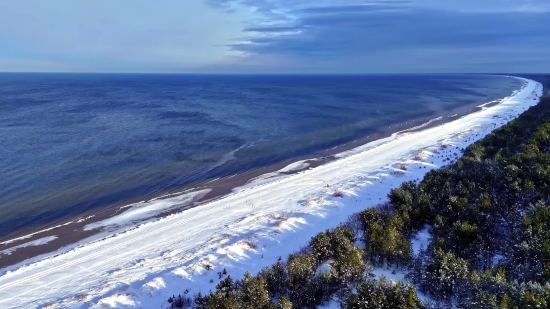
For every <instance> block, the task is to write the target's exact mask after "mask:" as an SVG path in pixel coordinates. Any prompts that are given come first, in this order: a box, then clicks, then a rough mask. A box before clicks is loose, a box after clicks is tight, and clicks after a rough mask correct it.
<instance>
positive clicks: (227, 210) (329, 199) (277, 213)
mask: <svg viewBox="0 0 550 309" xmlns="http://www.w3.org/2000/svg"><path fill="white" fill-rule="evenodd" d="M523 80H524V81H527V80H525V79H523ZM541 93H542V88H541V86H540V84H538V83H536V82H534V81H527V82H526V85H525V86H524V87H523V88H522V89H521V90H520V91H519V92H518V93H516V95H515V96H512V97H509V98H507V99H506V100H503V101H502V102H501V104H500V105H497V106H492V107H489V108H486V109H483V110H480V111H477V112H475V113H472V114H469V115H467V116H464V117H460V118H454V119H455V120H454V121H452V122H447V123H445V124H443V125H441V124H440V125H437V126H432V127H428V128H426V127H423V128H424V129H423V130H420V131H416V132H403V133H401V134H392V135H391V136H389V137H386V138H383V139H378V140H376V141H374V142H371V143H368V144H364V145H363V146H360V147H356V148H353V149H350V150H348V151H344V152H340V153H339V154H338V155H336V156H334V158H333V159H332V160H330V161H326V162H322V163H321V164H319V165H320V166H318V168H313V169H309V168H310V167H311V165H308V166H305V167H304V168H306V170H304V169H299V170H298V171H297V172H296V171H295V172H294V173H293V174H291V175H285V174H282V175H280V176H282V177H276V178H272V179H270V181H267V182H264V183H261V184H254V183H252V184H249V185H245V186H244V187H241V188H240V189H239V190H236V191H234V192H233V193H230V194H228V195H225V196H223V198H218V199H215V200H210V201H208V202H206V203H204V204H202V205H200V206H198V207H194V208H192V209H189V211H186V212H178V213H177V214H171V215H169V216H167V217H164V218H162V219H159V220H156V221H154V222H148V223H145V224H142V225H138V226H135V227H133V228H132V229H129V230H126V231H124V232H118V233H116V234H114V235H111V236H109V237H107V238H102V239H101V240H98V241H95V242H88V241H87V242H83V243H82V244H81V245H78V246H75V248H73V249H72V250H71V249H64V250H60V251H59V252H57V253H56V254H57V256H54V257H49V258H46V259H40V258H36V259H35V260H34V261H27V262H26V263H25V264H20V265H19V268H17V269H14V268H12V270H11V271H9V272H4V273H3V275H2V276H0V295H4V293H6V292H7V291H9V292H10V294H13V295H22V294H20V293H22V292H24V291H25V289H26V288H27V284H31V282H34V281H33V280H36V279H38V278H44V277H45V278H48V276H54V274H56V273H61V274H64V275H63V276H73V275H74V274H72V273H71V272H70V270H71V269H73V268H74V267H76V266H81V267H88V268H87V269H88V272H90V269H93V271H92V272H91V274H88V273H87V274H86V275H84V274H81V275H82V276H83V279H79V280H84V281H83V282H80V283H82V287H79V288H82V289H88V290H92V291H95V292H93V293H92V294H94V295H95V296H94V297H95V298H96V299H97V297H99V298H101V297H107V294H111V293H113V291H115V292H116V289H117V288H116V284H115V286H112V287H111V288H110V289H107V290H105V289H104V288H101V289H99V286H101V285H102V283H101V282H103V281H102V280H99V279H100V278H96V277H94V275H93V274H97V275H98V276H99V275H101V274H105V273H107V274H109V276H111V275H112V279H113V280H114V281H116V280H118V279H116V278H122V277H124V278H126V280H130V281H132V280H137V282H138V285H136V286H135V287H132V289H133V290H132V291H134V290H139V289H138V287H141V286H142V285H145V284H146V283H148V282H150V281H151V280H153V279H154V277H156V276H160V277H161V278H163V279H162V280H164V281H169V280H172V279H174V278H172V277H171V276H173V275H174V274H176V275H177V277H178V278H179V279H180V280H181V278H193V277H194V276H203V275H204V274H202V273H201V271H200V269H201V266H202V265H204V262H205V261H210V262H213V263H214V262H220V261H222V259H220V258H218V259H216V257H219V256H224V257H225V259H227V260H232V261H238V260H239V259H237V258H234V257H239V256H242V255H239V254H237V255H235V254H236V253H234V251H232V250H230V249H232V248H233V249H239V248H241V250H242V246H240V247H239V246H237V248H235V246H236V245H238V244H240V245H242V241H243V239H245V240H246V239H249V241H256V242H258V243H262V242H264V243H265V242H268V243H269V241H266V240H265V239H266V238H270V237H277V235H279V234H281V233H282V234H283V236H281V237H282V238H285V237H286V238H289V234H293V236H290V237H291V238H300V240H302V239H301V238H304V237H305V239H308V238H307V237H308V236H309V235H310V234H311V232H313V233H316V232H317V230H319V229H321V230H322V229H324V226H323V223H322V222H316V220H317V221H319V220H321V219H316V218H319V217H322V216H325V217H326V216H328V214H330V215H331V218H333V217H334V218H336V219H342V216H343V218H345V217H346V215H347V214H349V213H350V210H351V211H352V212H353V210H354V208H353V206H354V200H355V201H359V200H362V203H363V204H362V207H363V208H364V206H366V205H368V204H369V203H371V204H372V205H375V204H377V203H379V200H381V197H382V196H384V195H385V194H386V193H387V192H386V191H387V190H388V189H390V188H392V187H393V186H394V184H395V183H400V182H401V181H404V180H405V179H404V178H403V177H409V176H411V175H412V176H415V175H418V173H421V172H424V173H425V172H427V171H428V170H429V169H432V168H435V167H437V165H438V164H443V162H442V161H441V162H436V160H435V159H434V158H433V157H434V153H435V152H437V149H439V147H443V146H445V147H446V145H453V144H454V145H467V144H468V143H471V142H473V141H474V139H476V138H477V139H479V138H481V137H483V136H484V134H487V133H488V132H490V131H491V130H492V129H494V128H495V127H496V126H497V120H498V123H499V124H503V123H506V122H507V121H508V120H510V119H513V118H514V117H515V116H517V115H519V113H521V112H522V111H523V110H525V109H526V108H528V107H529V106H532V105H534V104H536V103H537V102H538V100H537V98H538V97H540V95H541ZM495 116H499V118H495ZM432 123H433V122H432ZM480 135H481V136H480ZM459 143H462V144H459ZM457 147H458V146H457ZM413 156H414V157H417V156H418V157H421V160H420V161H418V160H416V159H414V158H413ZM430 160H431V162H430ZM396 164H409V165H411V166H412V165H414V164H417V165H419V166H420V167H422V166H424V168H425V171H424V170H422V171H421V172H417V174H413V173H412V170H411V171H410V174H411V175H409V171H402V173H396V174H395V175H393V174H392V171H399V167H398V166H396ZM420 167H419V169H420ZM426 167H428V168H426ZM402 174H403V175H404V176H403V175H402ZM327 185H328V186H327ZM282 189H284V191H283V190H282ZM373 189H375V190H373ZM335 190H338V191H342V192H344V194H345V195H346V199H343V200H342V201H340V200H339V199H337V198H335V197H333V196H332V193H333V192H335ZM378 196H381V197H380V199H379V200H376V198H377V197H378ZM368 201H370V202H368ZM259 202H263V203H264V204H258V203H259ZM342 204H344V205H342ZM365 204H366V205H365ZM344 206H345V208H342V207H344ZM355 206H357V205H355ZM336 210H340V211H336ZM310 221H311V222H314V223H315V222H316V223H320V224H312V223H311V222H310ZM326 221H327V220H325V221H323V222H324V223H325V224H326V223H327V222H326ZM330 221H331V222H330V223H331V224H332V225H334V224H335V222H334V221H332V220H330ZM274 222H279V223H277V226H275V223H274ZM305 222H308V223H309V224H308V225H305V226H307V227H308V228H305V227H304V224H306V223H305ZM188 225H190V226H188ZM250 226H252V227H254V229H253V231H252V232H250V230H251V228H250ZM279 227H282V231H279V232H277V233H275V234H271V232H273V231H275V232H276V231H277V230H278V228H279ZM300 227H301V228H302V233H300V237H296V236H299V235H296V234H297V233H288V232H287V233H284V230H286V229H296V228H300ZM247 228H248V229H247ZM279 230H280V229H279ZM246 231H248V232H246ZM251 233H252V234H251ZM226 234H228V235H229V236H224V235H226ZM285 235H286V236H285ZM250 239H252V240H250ZM147 240H149V241H147ZM286 241H288V239H287V240H286ZM279 243H280V244H281V243H283V241H282V240H281V241H279ZM297 243H298V242H297ZM298 244H299V243H298ZM175 246H176V247H175ZM182 246H183V247H185V248H183V249H182V248H181V247H182ZM213 247H219V248H220V250H222V251H223V252H219V251H217V252H216V251H211V250H210V249H211V248H213ZM286 247H288V246H286ZM286 247H285V249H284V250H290V251H291V252H292V251H293V250H297V249H299V248H294V247H292V248H286ZM160 248H163V249H162V250H161V251H159V249H160ZM122 249H124V250H122ZM279 249H281V248H279ZM68 250H70V251H68ZM284 250H282V249H281V251H284ZM66 251H68V252H66ZM253 251H255V250H253V249H252V248H248V252H249V253H248V254H253ZM281 251H279V252H278V253H281ZM159 252H160V256H159ZM163 252H164V253H163ZM167 252H168V253H167ZM211 252H215V254H214V256H213V257H211V256H210V255H212V254H211ZM232 252H233V253H232ZM245 252H246V250H245ZM284 252H286V251H284ZM109 254H112V255H113V256H111V255H109ZM257 254H258V253H257V252H256V255H257ZM245 255H246V254H245ZM271 255H273V254H271ZM107 256H108V257H107ZM113 258H116V259H117V260H116V262H115V261H113ZM270 258H275V257H274V256H273V257H271V256H270ZM136 259H137V260H141V261H142V262H140V268H139V269H140V270H138V269H134V268H132V266H124V265H127V263H128V262H131V261H135V260H136ZM205 259H206V260H205ZM212 259H213V260H212ZM38 260H39V261H38ZM109 261H111V262H115V263H114V264H115V265H110V264H109V263H108V262H109ZM255 262H256V263H258V264H262V263H264V264H270V263H271V262H272V261H271V260H268V259H266V260H265V261H264V259H263V255H262V259H261V262H258V260H255ZM121 263H122V264H121ZM128 265H130V264H128ZM168 265H170V266H168ZM128 267H129V268H128ZM148 267H151V269H150V270H149V271H148V270H147V269H149V268H148ZM127 268H128V269H134V270H133V271H132V272H134V271H137V273H140V274H142V273H143V272H145V273H151V274H152V275H151V274H150V275H145V277H143V276H142V275H139V276H138V277H135V274H134V275H130V273H125V272H123V271H122V270H124V269H127ZM116 269H118V270H116ZM194 269H196V270H197V272H196V274H195V275H193V274H192V273H190V272H191V270H193V272H194ZM4 271H6V269H4ZM67 272H68V273H67ZM232 275H233V274H232ZM117 276H118V277H117ZM121 276H122V277H121ZM100 277H101V276H100ZM234 277H235V276H234ZM94 278H95V279H94ZM132 278H134V279H132ZM98 280H99V281H98ZM185 280H187V279H185ZM114 281H113V282H114ZM164 281H163V282H164ZM192 281H193V280H191V281H185V282H192ZM48 282H50V281H48ZM56 282H57V283H56ZM51 284H53V285H55V284H60V282H59V281H52V282H51ZM98 284H99V286H98ZM186 284H188V283H186ZM183 285H184V286H185V284H183ZM175 287H176V288H178V289H179V288H181V287H182V284H179V285H176V286H175ZM202 287H203V286H202V285H201V288H202ZM47 289H49V290H48V291H50V290H53V289H52V288H51V287H49V288H47ZM64 289H66V288H65V287H64V286H60V287H59V290H60V291H58V293H59V294H60V295H71V294H74V293H73V292H70V293H69V292H67V291H66V290H64ZM113 289H114V290H113ZM104 290H105V291H104ZM157 290H159V291H163V290H162V289H157ZM101 291H104V292H101ZM134 292H135V291H134ZM134 292H133V293H134ZM164 292H166V291H164ZM18 293H19V294H18ZM136 293H137V292H136ZM158 293H160V292H158ZM158 293H157V294H158ZM157 294H155V295H157ZM44 295H49V296H47V297H49V299H48V300H52V299H54V300H58V298H57V297H56V296H55V295H52V294H51V291H50V292H45V294H44ZM140 295H141V294H140ZM144 295H145V294H144ZM159 295H160V294H159ZM134 297H135V298H136V299H140V300H141V301H143V297H145V296H143V295H142V296H139V295H134ZM0 299H2V298H0ZM10 299H11V301H15V300H14V299H12V298H10ZM159 299H160V298H159ZM162 299H164V298H162ZM29 301H31V300H29V299H28V298H25V297H22V298H21V299H19V300H17V302H16V303H9V304H13V305H14V307H16V306H24V304H29Z"/></svg>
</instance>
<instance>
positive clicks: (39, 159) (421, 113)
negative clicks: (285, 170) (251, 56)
mask: <svg viewBox="0 0 550 309" xmlns="http://www.w3.org/2000/svg"><path fill="white" fill-rule="evenodd" d="M520 87H521V82H520V81H519V80H517V79H513V78H508V77H501V76H483V75H402V76H400V75H383V76H374V75H367V76H237V75H220V76H218V75H152V74H144V75H135V74H15V73H11V74H0V108H1V113H0V145H1V146H0V176H1V177H0V237H2V236H6V235H9V234H12V233H14V232H15V231H17V230H20V229H23V228H29V227H33V226H39V225H42V224H46V223H49V222H54V221H56V220H60V219H63V218H67V217H71V216H75V215H78V214H81V213H83V212H86V211H90V210H94V209H100V208H101V207H104V206H107V205H111V204H113V203H121V202H124V201H126V200H129V199H132V198H136V197H142V196H150V195H154V194H156V193H160V192H165V191H167V190H169V189H172V188H177V187H181V186H184V185H186V184H189V183H193V182H196V181H200V180H207V179H213V178H217V177H223V176H228V175H233V174H235V173H239V172H243V171H246V170H250V169H254V168H258V167H261V166H265V165H269V164H273V163H277V162H281V161H284V160H289V159H293V158H300V157H304V156H308V155H311V154H313V153H315V152H317V151H319V150H321V149H326V148H329V147H333V146H335V145H338V144H341V143H345V142H348V141H350V140H354V139H357V138H360V137H363V136H366V135H368V134H371V133H373V132H376V131H378V130H380V128H382V127H387V126H388V125H389V124H394V123H401V122H405V121H408V120H412V119H430V118H435V117H437V116H440V115H450V114H451V113H452V112H453V110H454V109H456V108H459V107H464V106H474V105H476V104H481V103H485V102H489V101H492V100H495V99H499V98H503V97H505V96H509V95H510V94H511V93H512V92H513V91H514V90H517V89H519V88H520Z"/></svg>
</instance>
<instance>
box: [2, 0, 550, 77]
mask: <svg viewBox="0 0 550 309" xmlns="http://www.w3.org/2000/svg"><path fill="white" fill-rule="evenodd" d="M549 14H550V2H549V1H548V0H484V1H479V0H446V1H441V0H372V1H370V0H186V1H179V0H159V1H156V2H151V1H147V0H119V1H109V0H96V1H88V2H76V1H74V2H66V3H65V2H64V3H63V4H57V3H56V2H45V1H41V0H27V1H25V2H24V3H23V2H13V1H12V2H0V71H7V70H9V71H12V70H14V71H18V70H23V71H27V70H32V68H33V67H35V68H36V70H54V71H55V70H56V69H55V68H57V70H61V71H124V72H194V73H197V72H207V73H232V72H236V73H246V72H250V73H269V72H277V73H280V72H304V73H307V72H325V73H331V72H357V73H358V72H365V73H368V72H432V71H433V72H452V71H465V70H470V71H471V70H475V71H487V70H491V71H499V70H501V71H511V69H512V68H513V69H514V70H521V68H524V70H527V69H529V70H532V69H533V68H535V66H536V64H537V63H538V67H539V68H541V69H542V68H548V67H550V60H548V57H547V56H546V57H544V56H541V55H544V54H545V53H546V55H548V54H550V42H549V38H550V36H549V35H548V26H547V21H548V20H550V15H549Z"/></svg>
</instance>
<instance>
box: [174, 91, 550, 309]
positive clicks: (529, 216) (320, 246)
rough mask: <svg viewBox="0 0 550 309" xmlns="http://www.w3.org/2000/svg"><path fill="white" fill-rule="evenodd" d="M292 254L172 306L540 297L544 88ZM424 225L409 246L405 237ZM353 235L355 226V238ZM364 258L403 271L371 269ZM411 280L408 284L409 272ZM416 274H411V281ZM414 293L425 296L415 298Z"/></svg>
mask: <svg viewBox="0 0 550 309" xmlns="http://www.w3.org/2000/svg"><path fill="white" fill-rule="evenodd" d="M388 197H389V203H388V204H387V205H381V206H380V207H377V208H371V209H367V210H364V211H362V212H360V213H359V214H356V215H354V216H353V217H352V218H350V221H349V222H348V223H347V224H345V225H343V226H339V227H337V228H335V229H333V230H327V231H325V232H323V233H320V234H318V235H316V236H315V237H313V238H312V239H311V241H310V242H309V244H308V245H307V246H306V247H305V248H304V249H303V250H301V251H300V252H299V253H295V254H292V255H290V256H289V257H288V258H287V259H286V260H285V261H283V260H282V259H281V260H280V261H279V262H277V263H276V264H274V265H272V266H271V267H266V268H264V269H262V271H260V272H259V273H258V274H257V275H256V276H253V275H252V274H249V273H247V274H246V275H245V276H244V278H242V279H238V280H233V279H232V278H230V277H225V274H224V277H225V278H224V279H222V280H221V281H220V283H219V284H218V285H217V286H216V290H215V291H212V292H210V293H209V294H208V295H205V296H203V295H200V294H199V295H196V296H195V297H193V298H186V297H182V296H178V297H172V298H170V300H169V302H170V303H171V304H172V307H173V308H205V309H206V308H266V309H267V308H285V309H289V308H317V307H318V306H320V305H322V304H325V303H327V302H328V301H330V300H337V301H339V302H340V305H341V307H342V308H344V309H352V308H353V309H355V308H361V309H362V308H365V309H368V308H373V309H374V308H376V309H380V308H407V309H413V308H445V307H450V306H451V304H454V306H455V307H456V308H465V309H470V308H471V309H474V308H491V309H492V308H494V309H505V308H550V206H549V205H550V98H548V97H543V99H542V100H541V102H540V104H538V105H537V106H535V107H532V108H530V109H529V110H528V111H526V112H525V113H523V114H522V115H521V116H520V117H519V118H517V119H516V120H513V121H511V122H510V123H508V124H507V125H505V126H503V127H502V128H500V129H497V130H495V131H494V132H492V133H491V134H489V135H488V136H487V137H485V138H484V139H483V140H481V141H479V142H476V143H474V144H472V145H471V146H469V147H468V148H466V149H464V151H463V156H462V157H461V158H459V159H458V160H457V161H456V163H454V164H451V165H448V166H445V167H443V168H440V169H437V170H433V171H430V172H429V173H428V174H427V175H426V176H425V177H424V179H423V180H422V181H420V182H418V183H415V182H405V183H403V184H402V185H401V186H400V187H399V188H395V189H393V190H392V191H391V192H390V194H389V195H388ZM425 226H429V233H430V235H431V238H430V242H429V245H428V246H427V248H424V249H423V250H421V252H420V254H418V255H415V254H413V252H412V250H411V239H412V238H413V237H414V235H415V234H416V233H418V231H419V230H421V229H422V228H423V227H425ZM356 235H361V236H360V237H357V236H356ZM372 265H374V266H376V267H387V268H389V267H393V268H401V269H404V270H407V271H408V275H407V277H406V278H407V279H408V280H407V282H398V283H396V282H393V281H388V280H386V279H385V278H380V279H378V280H373V279H371V278H369V275H368V274H369V270H370V269H371V267H372ZM408 282H410V283H408ZM413 284H414V285H413ZM419 292H422V293H424V294H426V295H427V296H429V297H430V298H431V299H433V300H434V301H433V302H430V303H428V302H422V301H420V299H419V296H418V295H419Z"/></svg>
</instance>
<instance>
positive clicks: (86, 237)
mask: <svg viewBox="0 0 550 309" xmlns="http://www.w3.org/2000/svg"><path fill="white" fill-rule="evenodd" d="M507 77H511V78H517V77H513V76H507ZM517 79H520V80H523V81H524V83H525V84H524V85H522V88H521V89H520V90H517V91H515V92H514V93H513V94H512V95H511V96H509V97H505V98H503V99H500V100H498V103H499V104H500V103H502V102H504V101H506V100H507V99H508V98H510V97H513V96H514V94H515V93H519V92H521V91H522V90H523V89H524V88H525V87H526V86H527V85H528V83H527V82H526V80H525V79H523V78H517ZM492 103H494V102H488V103H484V104H481V105H478V106H476V107H477V108H476V109H468V110H463V111H462V113H461V114H454V115H452V116H446V117H444V116H439V117H436V118H433V119H429V120H428V121H426V122H421V123H420V124H414V123H413V122H412V121H411V124H410V125H413V126H412V127H408V128H406V129H401V130H398V131H393V130H390V131H382V132H377V133H375V134H373V135H369V136H367V137H364V138H361V139H357V140H354V141H352V142H347V143H344V144H341V145H338V146H336V147H332V148H330V149H325V150H323V151H319V152H316V153H315V154H313V155H311V156H308V157H306V158H299V159H300V160H299V161H292V160H286V161H284V162H281V163H279V164H274V165H271V166H265V167H262V168H259V169H255V170H251V171H248V172H245V173H242V174H236V175H232V176H229V177H224V178H216V179H212V180H208V181H203V182H201V183H196V184H193V185H192V186H188V187H184V188H181V189H179V190H176V191H171V192H168V193H163V194H161V195H159V196H155V197H151V198H149V199H145V200H141V201H136V202H132V203H129V204H123V205H116V206H114V207H108V208H105V209H101V210H99V211H95V212H92V213H86V214H84V215H79V216H78V217H75V218H73V219H69V220H67V221H65V222H61V223H59V224H55V225H53V226H47V227H44V228H42V229H39V230H38V231H32V232H30V233H26V234H23V235H16V236H15V237H13V238H11V239H8V240H5V241H2V242H0V246H2V245H3V247H0V269H4V268H6V267H9V266H10V265H14V264H16V263H20V262H22V261H23V260H25V259H27V258H28V257H29V256H31V257H36V256H48V255H49V253H50V252H53V251H55V250H59V249H61V251H63V250H70V249H71V248H73V247H75V245H76V243H77V242H90V241H97V240H100V239H102V238H104V237H108V236H109V235H113V234H117V233H122V232H124V231H125V230H127V229H132V228H133V227H134V226H135V225H136V224H137V225H140V224H144V223H147V222H151V221H156V220H158V219H159V218H163V217H166V216H170V215H174V214H177V213H180V212H182V211H185V210H188V209H190V208H193V207H197V206H201V205H204V204H207V203H211V202H215V201H219V200H221V199H224V198H227V197H229V196H231V195H232V194H233V193H235V192H239V191H242V190H244V189H250V188H253V187H255V186H258V185H265V184H268V183H270V182H272V181H276V180H277V179H279V178H280V177H282V176H288V175H292V174H295V173H300V172H302V171H304V170H307V169H311V168H316V167H319V166H322V165H325V164H327V163H330V162H332V161H334V160H338V159H340V158H342V157H345V156H347V155H348V154H349V153H350V152H351V153H357V152H358V150H360V151H365V149H371V148H373V147H377V146H379V145H380V144H381V143H386V142H388V141H391V140H392V139H394V138H397V137H398V136H400V135H403V134H409V133H413V132H420V131H423V130H428V129H430V128H432V127H437V126H440V125H443V124H445V123H449V122H452V121H456V120H458V119H460V118H461V117H464V116H467V115H469V114H472V113H476V112H478V111H481V110H483V109H484V108H487V107H484V106H486V105H489V106H494V105H493V104H492ZM497 105H498V104H497ZM399 125H406V123H403V124H394V125H393V127H395V128H394V130H395V129H397V127H398V126H399ZM389 128H391V127H389ZM300 163H302V164H301V166H302V167H301V168H288V167H289V166H294V165H296V164H300ZM205 190H207V192H206V193H204V194H202V192H204V191H205ZM197 192H199V194H197ZM182 197H183V199H184V200H186V203H182V202H181V199H182ZM187 197H190V198H187ZM173 200H176V201H173ZM159 201H160V202H161V203H162V202H165V204H170V203H172V205H166V206H165V207H156V208H157V211H156V213H155V212H154V211H152V210H151V211H149V214H150V215H149V216H145V217H144V216H142V217H139V216H138V217H137V218H136V219H134V220H130V221H129V222H127V224H126V225H124V224H122V225H117V224H114V225H112V226H110V228H109V229H106V230H102V229H104V228H105V227H109V225H108V224H105V222H116V221H117V220H116V219H115V217H117V216H126V217H128V213H127V212H132V211H134V212H135V211H137V212H140V209H143V208H147V207H149V208H155V205H153V207H150V206H151V205H150V204H154V203H157V202H159ZM146 210H147V209H146ZM142 212H147V211H142ZM130 217H131V216H130ZM130 219H132V218H130ZM102 223H103V224H102ZM75 231H76V233H74V232H75ZM67 234H71V237H59V238H57V239H56V241H54V242H53V243H50V244H47V246H41V247H37V246H28V247H25V246H23V247H21V245H24V244H25V243H26V242H32V241H36V240H37V239H41V238H44V237H51V236H56V237H57V236H58V235H63V236H65V235H67ZM18 246H19V247H20V248H23V249H22V251H26V252H16V254H12V253H10V255H9V256H8V255H2V251H4V250H10V248H13V247H18ZM63 248H64V249H63ZM9 252H11V251H9Z"/></svg>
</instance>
